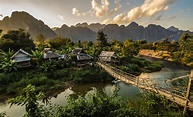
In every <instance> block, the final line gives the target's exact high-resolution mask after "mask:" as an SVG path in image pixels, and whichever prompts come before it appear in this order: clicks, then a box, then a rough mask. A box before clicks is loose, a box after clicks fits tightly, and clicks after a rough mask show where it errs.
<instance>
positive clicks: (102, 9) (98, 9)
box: [91, 0, 109, 17]
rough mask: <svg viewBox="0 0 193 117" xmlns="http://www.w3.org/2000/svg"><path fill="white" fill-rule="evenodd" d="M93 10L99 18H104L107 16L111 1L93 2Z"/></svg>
mask: <svg viewBox="0 0 193 117" xmlns="http://www.w3.org/2000/svg"><path fill="white" fill-rule="evenodd" d="M91 6H92V10H93V12H94V13H95V15H96V16H97V17H102V16H104V15H106V14H107V12H108V9H109V1H108V0H101V2H98V0H92V2H91Z"/></svg>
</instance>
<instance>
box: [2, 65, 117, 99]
mask: <svg viewBox="0 0 193 117" xmlns="http://www.w3.org/2000/svg"><path fill="white" fill-rule="evenodd" d="M112 79H113V78H112V77H111V76H110V75H109V74H108V73H106V72H105V71H104V70H101V69H100V68H98V67H89V68H84V69H78V68H63V69H57V70H54V71H49V72H41V71H38V70H35V69H34V70H27V71H25V70H23V71H16V72H12V73H0V94H9V95H15V94H21V93H22V89H23V88H24V87H26V86H27V85H28V84H32V85H34V86H36V88H37V91H44V92H47V91H49V90H53V89H59V88H61V87H65V86H66V83H65V82H68V81H72V82H73V83H76V84H83V83H91V82H99V81H108V80H112Z"/></svg>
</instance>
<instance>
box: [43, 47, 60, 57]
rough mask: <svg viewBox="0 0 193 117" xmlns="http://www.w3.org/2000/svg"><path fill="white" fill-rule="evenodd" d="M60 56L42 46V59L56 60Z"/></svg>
mask: <svg viewBox="0 0 193 117" xmlns="http://www.w3.org/2000/svg"><path fill="white" fill-rule="evenodd" d="M59 58H60V55H59V54H57V53H55V52H53V51H52V50H51V48H44V50H43V59H45V60H52V59H54V60H58V59H59Z"/></svg>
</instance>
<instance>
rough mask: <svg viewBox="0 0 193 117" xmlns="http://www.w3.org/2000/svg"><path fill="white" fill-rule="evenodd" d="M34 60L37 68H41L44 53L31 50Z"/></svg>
mask: <svg viewBox="0 0 193 117" xmlns="http://www.w3.org/2000/svg"><path fill="white" fill-rule="evenodd" d="M31 52H32V56H33V59H32V60H34V61H35V64H36V66H37V67H39V66H40V64H41V62H42V60H43V53H42V52H41V51H38V50H31Z"/></svg>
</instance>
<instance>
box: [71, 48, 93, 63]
mask: <svg viewBox="0 0 193 117" xmlns="http://www.w3.org/2000/svg"><path fill="white" fill-rule="evenodd" d="M71 54H72V55H76V60H77V61H76V62H77V66H84V65H87V64H89V65H92V60H93V57H92V56H91V55H89V54H87V53H85V51H84V50H83V49H82V48H75V49H73V50H72V52H71Z"/></svg>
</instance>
